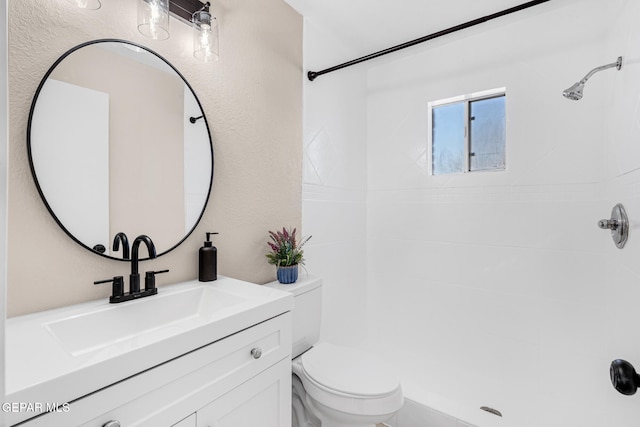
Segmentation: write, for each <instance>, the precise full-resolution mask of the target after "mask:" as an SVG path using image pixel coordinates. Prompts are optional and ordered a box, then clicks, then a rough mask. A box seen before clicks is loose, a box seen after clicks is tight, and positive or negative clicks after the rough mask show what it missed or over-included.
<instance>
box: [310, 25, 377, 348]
mask: <svg viewBox="0 0 640 427" xmlns="http://www.w3.org/2000/svg"><path fill="white" fill-rule="evenodd" d="M304 34H305V36H304V52H305V57H304V61H305V70H309V69H315V70H318V69H322V68H325V67H326V66H328V65H333V64H332V62H333V61H335V60H336V58H344V59H349V58H350V56H352V55H353V54H352V53H351V52H349V51H348V50H347V49H346V47H345V45H344V43H342V42H341V40H340V39H339V38H336V37H334V36H333V34H332V33H331V32H327V31H326V30H325V29H323V28H319V27H317V26H316V25H315V23H314V22H311V21H309V20H308V19H305V22H304ZM303 94H304V95H303V96H304V125H303V129H304V150H303V151H304V153H303V180H302V183H303V184H302V217H303V222H302V228H303V233H304V234H305V235H308V234H312V235H313V237H312V238H311V240H310V241H309V243H308V246H307V249H306V250H305V258H306V260H307V266H306V268H307V270H308V271H309V273H310V274H314V275H317V276H320V277H322V278H323V279H324V286H323V296H324V302H325V303H324V305H323V308H324V314H323V325H322V326H323V329H322V332H321V335H322V338H323V339H327V340H330V341H332V342H334V343H339V344H353V343H354V342H359V341H361V340H362V339H363V338H364V335H365V333H366V299H367V289H366V273H365V272H366V252H367V250H366V156H367V151H366V126H367V122H366V104H365V99H366V74H365V73H364V70H362V69H358V68H354V69H350V70H345V72H344V73H342V74H341V75H327V76H323V77H321V78H318V79H317V80H316V81H314V82H309V81H308V80H307V79H305V83H304V90H303Z"/></svg>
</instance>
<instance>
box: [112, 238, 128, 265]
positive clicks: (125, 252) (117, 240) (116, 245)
mask: <svg viewBox="0 0 640 427" xmlns="http://www.w3.org/2000/svg"><path fill="white" fill-rule="evenodd" d="M120 243H122V259H129V239H127V235H126V234H124V233H123V232H122V231H121V232H119V233H118V234H116V236H115V237H114V238H113V250H114V251H117V250H119V249H120Z"/></svg>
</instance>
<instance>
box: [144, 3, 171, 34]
mask: <svg viewBox="0 0 640 427" xmlns="http://www.w3.org/2000/svg"><path fill="white" fill-rule="evenodd" d="M138 31H140V34H142V35H143V36H145V37H149V38H150V39H154V40H166V39H168V38H169V0H138Z"/></svg>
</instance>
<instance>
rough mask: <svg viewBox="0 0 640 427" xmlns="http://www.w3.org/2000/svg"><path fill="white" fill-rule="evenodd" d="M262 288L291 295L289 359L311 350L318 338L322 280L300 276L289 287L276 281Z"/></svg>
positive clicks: (320, 317)
mask: <svg viewBox="0 0 640 427" xmlns="http://www.w3.org/2000/svg"><path fill="white" fill-rule="evenodd" d="M264 286H269V287H270V288H274V289H279V290H282V291H286V292H291V293H292V294H293V312H292V314H293V340H292V342H293V353H292V355H291V357H292V358H293V357H297V356H299V355H300V354H302V353H304V352H305V351H307V350H308V349H309V348H311V346H313V345H314V344H315V343H316V342H318V339H319V338H320V320H321V319H322V279H319V278H317V277H313V276H309V275H300V278H298V280H297V281H296V282H295V283H292V284H290V285H283V284H281V283H279V282H277V281H276V282H271V283H267V284H266V285H264Z"/></svg>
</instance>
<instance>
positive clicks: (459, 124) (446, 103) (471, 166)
mask: <svg viewBox="0 0 640 427" xmlns="http://www.w3.org/2000/svg"><path fill="white" fill-rule="evenodd" d="M505 99H506V93H505V88H500V89H493V90H489V91H484V92H480V93H474V94H471V95H464V96H458V97H455V98H449V99H443V100H440V101H434V102H430V103H429V146H430V153H431V162H430V163H431V174H432V175H443V174H452V173H464V172H476V171H487V170H504V169H505V142H506V121H505Z"/></svg>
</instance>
